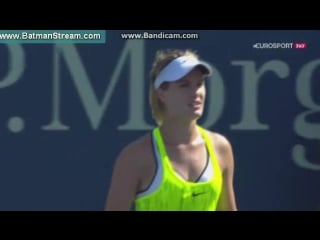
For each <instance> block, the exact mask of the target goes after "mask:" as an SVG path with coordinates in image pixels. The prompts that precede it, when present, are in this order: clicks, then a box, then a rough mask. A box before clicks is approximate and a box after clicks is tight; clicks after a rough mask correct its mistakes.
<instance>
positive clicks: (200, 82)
mask: <svg viewBox="0 0 320 240" xmlns="http://www.w3.org/2000/svg"><path fill="white" fill-rule="evenodd" d="M202 85H204V79H202V80H201V81H199V82H198V84H197V86H198V87H201V86H202Z"/></svg>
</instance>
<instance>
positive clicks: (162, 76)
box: [154, 56, 212, 89]
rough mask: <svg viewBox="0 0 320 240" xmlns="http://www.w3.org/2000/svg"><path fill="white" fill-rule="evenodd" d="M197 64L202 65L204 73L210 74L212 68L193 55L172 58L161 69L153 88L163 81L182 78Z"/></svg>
mask: <svg viewBox="0 0 320 240" xmlns="http://www.w3.org/2000/svg"><path fill="white" fill-rule="evenodd" d="M197 66H201V67H203V69H204V75H206V76H210V75H211V74H212V68H211V66H210V65H209V64H208V63H206V62H203V61H200V60H199V59H197V58H195V57H194V56H182V57H178V58H176V59H174V60H173V61H172V62H170V63H169V64H168V65H167V66H166V67H165V68H164V69H162V71H161V72H160V73H159V75H158V77H157V78H156V80H155V81H154V88H156V89H157V88H159V87H160V85H161V84H162V83H164V82H175V81H177V80H179V79H181V78H183V77H184V76H185V75H187V74H188V73H189V72H190V71H191V70H192V69H194V68H195V67H197Z"/></svg>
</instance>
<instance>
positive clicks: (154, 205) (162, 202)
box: [135, 126, 222, 211]
mask: <svg viewBox="0 0 320 240" xmlns="http://www.w3.org/2000/svg"><path fill="white" fill-rule="evenodd" d="M198 129H199V131H200V133H201V135H202V137H203V139H204V141H205V144H206V147H207V150H208V152H209V156H210V160H209V161H211V164H210V166H211V167H212V172H213V174H212V177H211V178H210V179H208V180H207V181H204V182H190V181H186V180H184V179H183V178H181V177H180V176H179V175H177V173H176V172H175V170H174V169H173V166H172V165H171V163H170V159H169V157H168V154H167V152H166V149H165V145H164V143H163V139H162V136H161V133H160V130H159V128H158V127H157V128H155V129H154V130H153V139H154V140H155V142H156V144H155V145H156V147H157V150H158V152H159V153H160V154H159V155H160V156H159V158H160V164H161V165H162V166H161V167H162V172H161V174H160V175H161V176H160V180H159V186H158V187H157V189H155V190H153V191H152V192H151V193H148V194H146V195H142V196H139V195H138V196H137V198H136V200H135V209H136V210H137V211H214V210H216V208H217V204H218V200H219V197H220V194H221V189H222V174H221V170H220V166H219V163H218V161H217V158H216V154H215V152H214V148H213V145H212V142H211V139H210V137H209V136H208V134H207V133H206V130H204V129H203V128H201V127H200V126H198ZM158 167H159V166H158Z"/></svg>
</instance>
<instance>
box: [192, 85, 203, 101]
mask: <svg viewBox="0 0 320 240" xmlns="http://www.w3.org/2000/svg"><path fill="white" fill-rule="evenodd" d="M202 92H203V86H202V85H201V86H199V85H196V84H193V85H192V87H191V95H192V97H194V98H196V97H198V96H199V95H201V94H202Z"/></svg>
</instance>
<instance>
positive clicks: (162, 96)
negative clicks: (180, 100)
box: [156, 88, 165, 103]
mask: <svg viewBox="0 0 320 240" xmlns="http://www.w3.org/2000/svg"><path fill="white" fill-rule="evenodd" d="M156 94H157V97H158V99H159V100H160V101H161V102H162V103H164V100H165V91H164V90H163V89H161V88H159V89H157V90H156Z"/></svg>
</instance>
